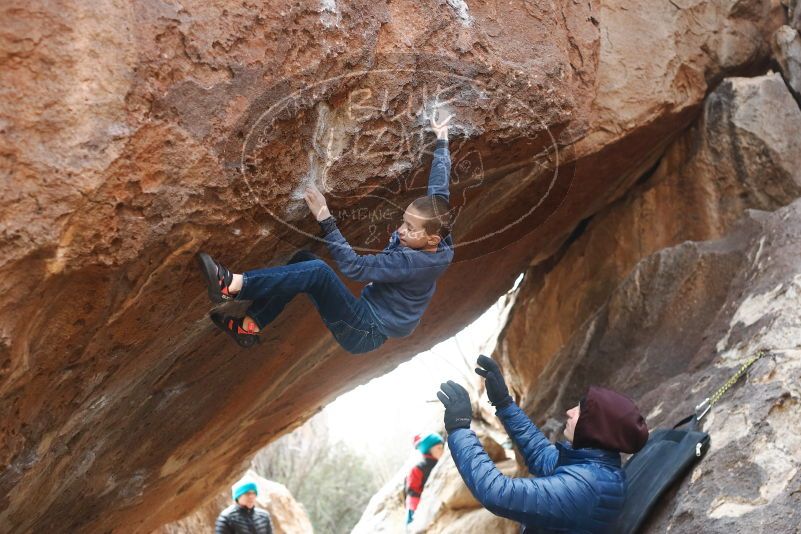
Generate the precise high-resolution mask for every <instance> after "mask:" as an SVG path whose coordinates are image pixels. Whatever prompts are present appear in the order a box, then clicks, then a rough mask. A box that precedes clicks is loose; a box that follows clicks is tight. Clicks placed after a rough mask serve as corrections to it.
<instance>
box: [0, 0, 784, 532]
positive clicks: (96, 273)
mask: <svg viewBox="0 0 801 534" xmlns="http://www.w3.org/2000/svg"><path fill="white" fill-rule="evenodd" d="M0 12H1V13H2V15H3V20H4V23H5V24H4V30H3V32H2V33H1V34H0V43H1V44H0V84H1V85H2V87H4V88H5V89H6V90H5V91H3V92H2V96H0V133H2V136H0V156H2V157H0V173H2V181H0V246H2V259H0V279H2V281H3V282H2V285H1V286H0V287H2V289H3V291H2V293H1V294H2V297H0V316H2V318H3V321H0V325H2V326H0V411H2V413H3V414H4V415H5V417H4V418H3V422H2V427H0V462H1V464H0V465H2V471H0V525H2V526H3V527H8V529H9V530H13V531H20V532H24V531H58V530H69V531H82V532H108V531H115V530H116V531H125V532H150V531H152V530H153V529H154V528H156V527H158V526H159V525H161V524H164V523H166V522H169V521H172V520H175V519H177V518H179V517H182V516H184V515H186V514H187V513H189V512H190V511H191V510H192V509H193V508H194V507H195V506H196V505H197V503H198V502H200V501H201V500H202V499H203V498H205V496H207V495H210V494H216V493H217V492H218V491H219V490H220V489H221V488H222V486H224V485H225V481H226V480H227V478H228V476H229V474H230V473H231V472H235V471H237V470H238V469H239V468H241V467H242V466H243V462H245V459H246V458H247V457H248V456H249V455H251V454H253V453H254V452H255V451H256V450H258V448H259V447H261V446H263V445H265V444H266V443H267V442H269V441H270V440H271V439H273V438H275V437H276V436H277V435H279V434H280V433H282V432H286V431H287V430H290V429H291V428H293V427H294V426H296V425H298V424H299V423H300V422H301V421H302V420H303V419H304V418H306V417H308V416H309V415H310V414H312V413H314V411H315V410H317V409H318V408H319V407H320V406H321V405H322V404H323V403H325V402H326V401H328V400H330V399H332V398H333V397H334V396H336V395H337V394H339V393H341V392H343V391H345V390H347V389H348V388H350V387H353V386H355V385H356V384H358V383H360V382H363V381H365V380H367V379H368V378H370V377H372V376H376V375H378V374H380V373H382V372H384V371H386V370H388V369H390V368H392V367H393V366H394V365H396V364H397V363H398V362H400V361H402V360H403V359H405V358H408V357H409V356H410V355H412V354H414V353H416V352H418V351H420V350H422V349H424V348H427V347H429V346H431V345H432V344H433V343H435V342H436V341H438V340H441V339H442V338H444V337H445V336H447V335H449V334H451V333H453V332H454V331H456V330H457V329H458V328H460V327H461V326H463V325H464V324H466V323H467V322H469V321H470V320H471V319H473V318H475V317H476V316H477V315H478V314H479V313H480V312H481V311H482V310H483V309H485V308H486V307H487V306H488V305H489V304H490V303H491V302H494V301H495V300H496V299H497V297H498V295H499V294H501V293H502V292H503V291H505V290H506V289H507V288H508V287H509V286H510V285H511V283H512V281H513V280H514V278H515V277H516V276H517V274H518V273H519V272H520V271H521V270H522V269H523V268H524V266H525V265H527V264H528V263H529V262H530V260H531V259H532V258H538V259H544V258H547V257H548V256H550V255H551V254H552V253H553V252H554V251H555V250H557V249H558V248H559V247H560V245H561V244H562V243H563V242H564V241H565V239H566V237H567V236H568V235H569V234H570V233H571V231H572V230H573V229H574V228H575V227H576V225H577V224H578V223H579V221H581V220H582V219H585V218H586V217H587V216H589V215H591V214H593V213H596V212H598V211H599V210H601V209H602V208H603V207H604V206H606V205H608V204H609V203H610V202H611V201H612V200H614V199H616V198H620V197H621V195H623V194H624V192H625V191H626V190H627V189H628V188H629V187H630V186H631V184H632V183H633V182H634V181H635V180H636V179H637V178H638V177H639V176H640V175H641V174H642V171H643V170H645V169H647V168H650V167H651V166H652V165H653V163H654V162H655V161H656V160H657V159H658V157H659V156H660V154H661V153H662V152H663V150H664V148H665V146H667V144H668V142H669V141H670V140H671V138H672V137H674V136H675V135H677V133H678V132H679V131H681V130H682V129H683V128H684V127H685V126H686V125H687V124H689V123H690V122H691V121H692V119H693V117H694V116H695V114H696V113H697V111H698V109H699V104H700V103H701V101H702V98H703V96H704V94H705V93H706V91H707V89H708V87H709V86H710V84H715V83H716V82H717V80H719V79H720V78H721V77H722V76H724V75H726V74H730V73H733V72H743V73H746V72H751V71H753V70H754V69H758V68H760V67H761V66H762V65H764V64H765V63H766V61H767V54H768V51H769V50H770V36H771V35H772V34H773V32H774V31H775V30H776V29H777V28H779V26H780V25H781V24H782V22H783V17H782V10H781V6H780V5H779V4H778V2H776V1H774V0H762V1H759V0H754V1H750V2H737V3H734V4H732V3H730V2H724V1H722V0H716V1H712V2H700V1H698V2H693V1H690V2H678V3H677V2H668V3H665V2H661V1H659V0H648V1H647V2H627V1H622V0H598V1H592V2H588V3H569V2H568V3H561V4H548V5H538V4H536V5H535V3H532V2H521V3H520V5H517V6H513V8H511V9H510V8H507V7H506V6H500V5H494V4H480V5H479V4H476V5H468V4H466V3H448V4H444V3H422V4H421V3H412V2H405V1H404V2H395V3H392V4H382V3H375V2H356V3H344V2H340V3H337V2H323V3H319V2H301V3H289V2H277V3H276V2H271V3H261V2H260V3H255V4H241V5H239V4H237V5H234V4H232V3H230V2H227V1H222V0H213V1H210V2H209V1H207V2H182V3H180V4H177V3H169V2H161V1H157V0H148V1H144V2H135V3H133V4H130V3H124V2H115V1H111V0H109V1H103V2H92V3H86V2H74V1H69V0H63V1H57V2H47V3H42V2H33V3H31V2H22V1H20V0H11V1H9V2H5V3H4V4H3V6H2V7H0ZM438 104H443V105H444V106H445V107H447V108H449V109H451V110H454V111H455V112H456V113H457V115H458V119H457V121H456V122H457V124H456V126H455V127H454V129H453V138H454V141H453V143H452V146H451V148H452V152H453V159H454V174H453V180H452V182H453V192H454V207H455V208H456V210H457V212H458V220H457V225H456V229H455V236H456V238H457V241H458V242H459V243H460V248H459V249H458V250H457V262H456V263H455V264H454V265H453V266H452V267H451V269H450V270H449V271H448V273H447V274H446V276H445V277H444V278H443V279H442V280H441V281H440V284H439V289H438V294H437V297H436V298H435V300H434V301H433V302H432V305H431V307H430V309H429V310H428V312H427V314H426V316H425V318H424V320H423V323H422V324H421V326H420V327H419V328H418V330H417V331H416V332H415V334H414V336H412V337H411V338H409V339H405V340H396V341H392V342H390V343H388V344H387V345H386V346H385V347H384V348H382V349H381V350H380V351H378V352H377V353H375V354H371V355H370V356H369V357H364V358H353V357H350V356H348V355H345V354H344V353H342V352H341V351H340V350H338V349H337V348H336V347H335V346H334V343H333V342H332V341H331V338H330V336H329V335H328V334H327V333H326V332H325V331H324V329H323V326H322V324H321V323H320V321H319V319H318V318H317V317H316V315H315V314H314V313H311V310H312V308H311V306H310V304H309V303H308V302H305V301H301V300H298V302H296V303H293V305H292V306H290V307H289V308H288V310H287V312H286V313H285V314H284V315H283V316H282V317H281V319H280V320H279V321H277V322H276V323H275V324H274V325H273V326H272V327H271V328H270V331H269V332H268V333H267V334H266V335H265V336H264V337H265V343H264V344H263V345H262V347H261V348H259V349H257V350H254V351H251V352H248V353H244V352H242V351H240V350H239V349H238V348H236V347H234V346H232V344H231V343H230V342H229V340H228V339H227V338H225V337H224V336H223V335H220V334H219V333H215V332H214V329H213V328H212V327H211V325H210V324H209V322H208V320H207V319H206V318H205V313H206V312H207V311H208V303H207V302H206V298H205V294H204V292H203V290H202V287H201V284H200V280H199V277H198V275H197V273H196V271H195V268H194V265H193V263H192V256H193V255H194V253H196V252H197V251H198V250H201V249H204V250H208V251H211V252H213V253H215V254H217V255H218V256H219V257H220V259H222V260H223V261H224V262H227V263H228V264H229V265H231V266H232V267H233V268H234V269H236V270H245V269H250V268H254V267H258V266H263V265H265V264H269V265H274V264H278V263H281V262H283V261H284V260H286V259H287V258H288V256H289V254H290V253H291V252H292V251H293V250H294V249H295V248H297V247H298V246H308V247H311V248H312V249H314V250H315V251H317V252H320V251H321V249H320V245H319V243H317V242H315V241H314V238H313V235H311V234H312V233H313V232H314V223H313V222H312V221H311V220H310V218H309V217H308V216H307V215H305V212H304V210H303V206H302V202H301V200H300V199H299V198H298V191H299V190H300V188H301V186H302V185H303V184H304V183H308V182H309V181H312V180H317V181H318V182H320V183H321V184H322V185H324V186H325V187H326V188H327V189H328V191H329V197H330V199H331V205H332V207H333V208H334V211H335V213H337V215H338V217H339V219H340V222H341V225H342V227H343V229H344V233H345V234H346V235H347V236H348V237H349V238H351V240H352V242H353V243H354V244H355V245H357V246H359V247H361V250H374V248H375V247H376V246H377V243H380V242H381V241H383V240H385V239H386V236H387V233H388V232H387V228H386V227H389V228H391V226H392V224H391V223H392V219H393V217H397V215H398V212H399V210H398V206H400V207H401V209H402V207H403V206H405V204H406V202H408V200H410V199H411V198H413V197H414V196H416V195H417V194H419V192H418V191H416V189H417V188H419V187H420V185H421V184H422V183H424V181H425V177H426V174H427V166H428V162H429V158H430V156H428V155H427V152H428V151H430V148H431V146H430V145H431V143H430V141H431V140H430V136H429V137H425V136H424V135H423V128H422V124H424V123H425V115H426V114H428V113H430V112H431V110H432V109H433V108H434V107H435V106H436V105H438ZM362 210H366V211H362ZM503 247H505V248H503ZM379 248H380V247H379ZM486 273H492V275H491V276H486ZM465 287H469V288H470V291H465V290H464V288H465ZM41 488H48V491H41Z"/></svg>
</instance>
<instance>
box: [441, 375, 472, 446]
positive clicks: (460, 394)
mask: <svg viewBox="0 0 801 534" xmlns="http://www.w3.org/2000/svg"><path fill="white" fill-rule="evenodd" d="M439 388H440V389H441V390H442V391H437V398H439V400H440V401H442V404H444V405H445V430H447V431H448V433H449V434H450V433H451V432H453V431H454V430H456V429H457V428H470V421H471V420H472V419H473V406H472V404H470V395H468V394H467V390H466V389H465V388H463V387H462V386H460V385H459V384H457V383H456V382H454V381H453V380H448V382H447V383H445V384H440V385H439Z"/></svg>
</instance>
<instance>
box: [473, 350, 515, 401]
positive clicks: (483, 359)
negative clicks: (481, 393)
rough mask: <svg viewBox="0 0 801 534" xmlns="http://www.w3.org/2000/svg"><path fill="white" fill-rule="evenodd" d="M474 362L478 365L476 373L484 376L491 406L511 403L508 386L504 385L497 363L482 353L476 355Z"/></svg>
mask: <svg viewBox="0 0 801 534" xmlns="http://www.w3.org/2000/svg"><path fill="white" fill-rule="evenodd" d="M476 363H477V364H478V365H479V366H478V367H476V373H478V374H479V375H480V376H483V377H484V381H485V384H486V386H487V397H489V400H490V402H491V403H492V404H493V406H495V407H497V408H503V407H504V406H509V405H510V404H511V403H512V396H511V395H509V388H508V387H506V382H505V381H504V379H503V375H502V374H501V368H500V367H498V363H497V362H496V361H495V360H493V359H492V358H490V357H489V356H484V355H483V354H482V355H481V356H479V357H478V361H476Z"/></svg>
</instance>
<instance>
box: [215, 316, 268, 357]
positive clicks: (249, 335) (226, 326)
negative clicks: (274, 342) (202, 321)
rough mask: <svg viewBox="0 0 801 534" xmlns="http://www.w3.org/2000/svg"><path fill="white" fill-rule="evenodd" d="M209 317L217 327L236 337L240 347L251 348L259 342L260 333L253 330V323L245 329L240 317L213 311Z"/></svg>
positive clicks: (235, 339)
mask: <svg viewBox="0 0 801 534" xmlns="http://www.w3.org/2000/svg"><path fill="white" fill-rule="evenodd" d="M209 318H210V319H211V322H212V323H214V324H215V325H216V326H217V328H219V329H220V330H222V331H223V332H225V333H226V334H228V335H229V336H231V337H232V338H234V341H236V342H237V344H238V345H239V346H240V347H244V348H246V349H249V348H250V347H253V346H254V345H256V344H257V343H258V342H259V333H258V332H254V331H253V326H254V325H253V323H250V325H249V328H248V329H247V330H245V329H244V328H242V319H241V318H240V317H231V316H228V315H222V314H220V313H214V312H211V313H210V314H209Z"/></svg>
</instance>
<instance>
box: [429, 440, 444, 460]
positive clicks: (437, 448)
mask: <svg viewBox="0 0 801 534" xmlns="http://www.w3.org/2000/svg"><path fill="white" fill-rule="evenodd" d="M444 450H445V446H444V445H442V443H437V444H436V445H434V446H433V447H431V450H429V451H428V454H430V455H431V456H433V457H434V459H435V460H439V459H440V458H441V457H442V451H444Z"/></svg>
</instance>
